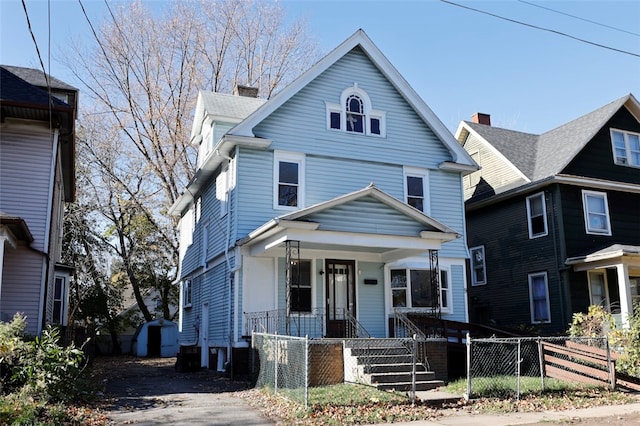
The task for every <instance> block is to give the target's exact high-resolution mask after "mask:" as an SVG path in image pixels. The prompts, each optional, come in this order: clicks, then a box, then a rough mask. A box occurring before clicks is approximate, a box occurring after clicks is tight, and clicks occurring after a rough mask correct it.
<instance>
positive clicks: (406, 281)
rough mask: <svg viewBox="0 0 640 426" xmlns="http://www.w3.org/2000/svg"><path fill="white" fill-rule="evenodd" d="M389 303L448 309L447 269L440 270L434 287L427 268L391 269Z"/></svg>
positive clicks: (404, 306) (396, 306) (407, 306)
mask: <svg viewBox="0 0 640 426" xmlns="http://www.w3.org/2000/svg"><path fill="white" fill-rule="evenodd" d="M390 272H391V303H392V306H393V307H394V308H434V307H437V306H438V305H439V306H440V307H441V308H442V309H447V310H448V309H450V308H449V306H450V289H449V278H448V274H447V270H445V269H442V270H440V282H439V286H438V288H436V287H434V285H433V283H432V280H431V275H432V274H431V270H429V269H391V271H390Z"/></svg>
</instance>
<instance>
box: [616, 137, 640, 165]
mask: <svg viewBox="0 0 640 426" xmlns="http://www.w3.org/2000/svg"><path fill="white" fill-rule="evenodd" d="M611 143H612V144H613V161H614V163H615V164H618V165H621V166H634V167H640V134H638V133H632V132H627V131H623V130H614V129H611Z"/></svg>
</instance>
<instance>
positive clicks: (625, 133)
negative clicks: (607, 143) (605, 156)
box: [609, 128, 640, 168]
mask: <svg viewBox="0 0 640 426" xmlns="http://www.w3.org/2000/svg"><path fill="white" fill-rule="evenodd" d="M614 132H617V133H622V135H623V137H624V147H625V155H626V159H627V162H626V163H620V162H618V157H617V156H616V145H615V142H614V141H613V133H614ZM609 133H610V135H611V151H612V153H613V163H614V164H615V165H617V166H624V167H635V168H640V164H631V159H632V158H633V157H632V156H631V147H630V145H629V139H628V135H636V136H638V137H640V133H636V132H631V131H629V130H622V129H614V128H611V129H609Z"/></svg>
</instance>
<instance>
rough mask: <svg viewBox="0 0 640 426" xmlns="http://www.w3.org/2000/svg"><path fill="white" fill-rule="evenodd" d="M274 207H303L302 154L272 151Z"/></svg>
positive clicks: (289, 208) (292, 208)
mask: <svg viewBox="0 0 640 426" xmlns="http://www.w3.org/2000/svg"><path fill="white" fill-rule="evenodd" d="M273 192H274V200H273V207H274V209H288V210H296V209H299V208H302V207H304V155H302V154H297V153H290V152H278V151H276V152H275V153H274V188H273Z"/></svg>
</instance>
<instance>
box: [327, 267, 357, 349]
mask: <svg viewBox="0 0 640 426" xmlns="http://www.w3.org/2000/svg"><path fill="white" fill-rule="evenodd" d="M355 266H356V265H355V261H353V260H334V259H327V260H326V264H325V270H326V276H327V278H326V285H327V293H326V294H327V337H347V336H346V331H347V322H346V316H345V311H347V310H348V311H350V312H351V314H352V315H354V316H355V314H356V280H355Z"/></svg>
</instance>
